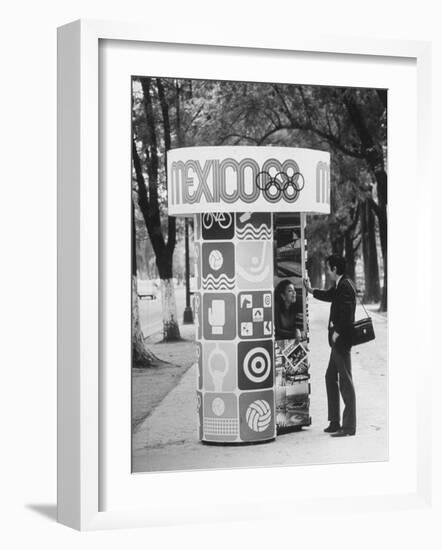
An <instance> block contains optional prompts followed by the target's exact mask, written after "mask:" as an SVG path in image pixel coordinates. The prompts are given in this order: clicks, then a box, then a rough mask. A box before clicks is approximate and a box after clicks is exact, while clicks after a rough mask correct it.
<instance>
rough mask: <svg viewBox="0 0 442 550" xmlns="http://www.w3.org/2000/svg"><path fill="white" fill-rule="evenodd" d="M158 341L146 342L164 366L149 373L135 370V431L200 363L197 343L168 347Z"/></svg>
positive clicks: (187, 340)
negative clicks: (187, 372) (191, 369)
mask: <svg viewBox="0 0 442 550" xmlns="http://www.w3.org/2000/svg"><path fill="white" fill-rule="evenodd" d="M183 336H184V335H183ZM158 340H159V338H158V336H157V335H155V336H154V337H152V338H149V339H148V340H146V343H147V345H148V347H149V349H150V350H151V351H152V352H153V353H154V354H155V355H156V356H157V357H158V359H161V360H162V361H164V363H159V364H158V365H157V366H155V367H151V368H148V369H139V368H134V369H132V431H136V429H137V428H138V426H139V425H140V424H141V423H142V422H143V420H144V419H145V418H147V417H148V416H149V414H151V412H152V411H153V410H154V409H155V407H156V406H157V405H158V404H159V403H161V401H162V400H163V399H164V398H165V397H166V395H167V394H168V393H169V392H170V391H171V390H172V389H173V388H174V387H175V386H176V385H177V383H178V382H179V380H180V378H181V377H182V376H183V374H184V373H185V372H186V371H187V370H188V369H189V367H191V365H192V364H193V363H195V361H196V350H195V343H194V341H193V340H191V339H183V340H179V341H178V342H168V343H164V342H161V341H158Z"/></svg>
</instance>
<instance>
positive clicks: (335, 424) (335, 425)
mask: <svg viewBox="0 0 442 550" xmlns="http://www.w3.org/2000/svg"><path fill="white" fill-rule="evenodd" d="M340 429H341V426H340V424H339V423H338V422H330V424H329V426H328V427H327V428H325V429H324V432H325V433H326V434H333V433H335V432H339V430H340Z"/></svg>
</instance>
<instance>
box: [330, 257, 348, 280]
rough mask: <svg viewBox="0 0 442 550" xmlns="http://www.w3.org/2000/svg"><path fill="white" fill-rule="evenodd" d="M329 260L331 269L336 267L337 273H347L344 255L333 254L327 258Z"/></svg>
mask: <svg viewBox="0 0 442 550" xmlns="http://www.w3.org/2000/svg"><path fill="white" fill-rule="evenodd" d="M327 262H328V265H329V266H330V269H333V268H334V267H336V273H337V274H338V275H344V274H345V259H344V258H343V257H342V256H338V254H332V255H331V256H329V257H328V258H327Z"/></svg>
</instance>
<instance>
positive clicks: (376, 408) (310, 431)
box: [133, 299, 388, 472]
mask: <svg viewBox="0 0 442 550" xmlns="http://www.w3.org/2000/svg"><path fill="white" fill-rule="evenodd" d="M309 307H310V311H311V317H310V329H311V333H310V334H311V342H310V349H311V354H310V363H311V368H310V375H311V391H312V393H311V408H310V413H311V416H312V425H311V426H310V427H309V428H303V430H302V431H300V432H292V433H288V434H284V435H280V436H278V437H277V438H276V440H275V441H272V442H269V443H262V444H259V445H246V446H224V445H223V446H212V445H204V444H202V443H200V442H199V441H198V438H197V432H196V391H195V389H196V372H195V369H194V368H193V367H192V368H191V369H189V371H188V372H187V373H186V374H185V375H184V376H183V378H182V379H181V381H180V383H179V384H178V385H177V386H176V387H175V388H174V389H173V390H172V391H171V392H170V393H169V394H168V395H167V396H166V397H165V399H164V400H163V401H162V402H161V403H160V405H158V407H157V408H156V409H155V410H154V411H153V413H152V414H151V415H150V416H149V417H148V418H147V419H146V420H145V421H144V422H143V423H142V424H141V425H140V426H139V428H138V430H137V432H136V433H135V435H134V439H133V471H134V472H148V471H169V470H191V469H209V468H232V467H253V466H255V467H256V466H283V465H293V464H319V463H337V462H341V463H342V462H367V461H379V460H387V459H388V430H387V428H388V378H387V321H386V318H385V317H383V316H382V315H378V314H376V313H373V322H374V325H375V332H376V340H375V341H374V342H370V343H368V344H365V345H363V346H359V347H357V348H354V349H353V351H352V360H353V363H352V365H353V377H354V382H355V388H356V400H357V414H358V430H357V435H356V436H355V437H345V438H339V439H335V438H331V437H330V436H329V435H327V434H324V433H323V431H322V430H323V428H324V427H325V426H326V425H327V402H326V395H325V381H324V375H325V369H326V367H327V361H328V356H329V348H328V344H327V341H326V323H327V319H328V311H329V305H328V304H325V303H322V302H317V301H315V300H313V299H312V300H310V302H309ZM359 309H360V306H358V311H357V316H359V317H362V316H364V315H363V312H362V311H359Z"/></svg>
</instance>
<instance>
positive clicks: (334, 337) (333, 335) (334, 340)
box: [332, 332, 339, 344]
mask: <svg viewBox="0 0 442 550" xmlns="http://www.w3.org/2000/svg"><path fill="white" fill-rule="evenodd" d="M338 338H339V334H338V333H337V332H333V334H332V342H333V344H335V343H336V340H337V339H338Z"/></svg>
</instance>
